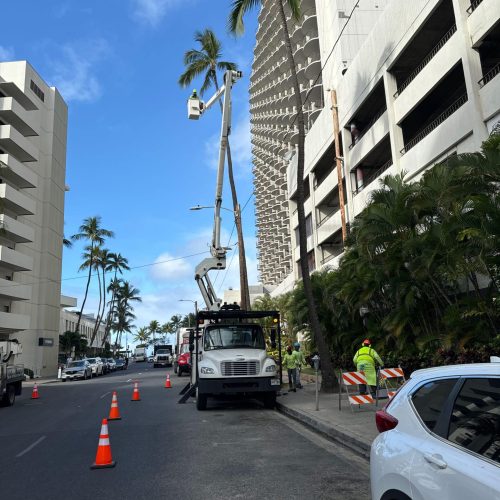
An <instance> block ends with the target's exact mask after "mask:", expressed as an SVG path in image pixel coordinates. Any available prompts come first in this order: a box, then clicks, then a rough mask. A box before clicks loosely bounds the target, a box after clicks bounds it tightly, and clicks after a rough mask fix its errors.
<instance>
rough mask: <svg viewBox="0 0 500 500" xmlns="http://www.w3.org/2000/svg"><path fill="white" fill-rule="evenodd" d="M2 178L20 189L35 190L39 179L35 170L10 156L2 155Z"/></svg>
mask: <svg viewBox="0 0 500 500" xmlns="http://www.w3.org/2000/svg"><path fill="white" fill-rule="evenodd" d="M0 167H1V168H0V176H1V177H2V178H3V179H5V180H7V181H9V182H11V183H12V184H14V185H15V186H17V187H18V188H34V187H36V186H37V184H38V177H37V175H36V173H35V172H33V170H31V169H30V168H28V167H27V166H26V165H23V164H22V163H21V162H19V161H17V160H16V159H15V158H14V157H12V156H10V155H8V154H0Z"/></svg>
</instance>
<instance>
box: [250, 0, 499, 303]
mask: <svg viewBox="0 0 500 500" xmlns="http://www.w3.org/2000/svg"><path fill="white" fill-rule="evenodd" d="M307 5H308V6H309V4H308V3H307ZM355 5H356V1H355V0H343V1H341V0H316V2H315V11H316V22H317V26H318V28H317V29H318V44H317V45H316V47H317V50H318V53H317V54H314V53H309V55H308V60H307V61H308V64H312V62H313V61H314V60H315V59H317V58H318V57H319V60H320V61H321V63H320V64H321V66H320V68H322V70H321V71H320V72H321V79H322V83H323V85H322V102H323V103H324V106H323V107H322V109H320V110H319V111H318V113H317V117H316V119H315V121H314V123H312V124H310V126H309V127H308V130H307V136H306V144H305V169H304V187H305V195H306V201H305V213H306V218H307V234H308V248H307V249H308V258H309V265H310V269H311V271H312V270H315V269H320V268H322V267H324V266H332V267H335V266H337V265H338V262H339V259H340V257H341V255H342V252H343V246H342V225H341V216H340V204H339V201H340V200H339V194H338V192H339V191H338V174H337V171H336V162H335V144H334V141H333V113H332V109H331V108H332V100H331V99H332V98H331V91H332V90H336V93H337V100H338V108H337V109H338V117H339V124H340V131H341V133H340V141H339V142H340V144H339V146H340V150H341V156H342V178H343V184H344V203H345V208H346V219H347V223H349V222H350V221H352V220H353V219H354V217H356V215H358V214H359V213H360V212H361V211H362V210H363V208H364V207H365V206H366V204H367V203H368V202H369V200H370V193H371V192H372V191H373V190H374V189H376V188H378V187H379V183H378V182H377V181H378V180H379V179H380V178H381V177H382V176H384V175H387V174H400V173H404V175H405V179H406V180H407V181H408V182H411V181H414V180H416V179H418V178H419V176H420V175H421V174H422V172H423V171H424V170H425V169H426V168H429V167H430V166H432V165H434V164H435V163H439V162H441V161H443V160H445V159H446V158H447V157H448V156H450V155H452V154H455V153H462V152H467V151H477V150H478V149H479V148H480V146H481V143H482V141H484V139H486V138H487V136H488V134H489V133H490V131H491V129H492V128H493V126H494V125H495V123H497V122H498V121H500V76H499V75H500V2H498V1H497V0H472V1H471V0H413V1H412V2H401V1H398V0H387V1H385V2H383V1H376V0H365V1H363V0H360V2H359V4H358V6H357V7H355ZM270 9H271V7H270V6H269V5H268V4H266V3H265V2H264V4H263V9H262V12H261V14H260V16H261V17H260V19H261V20H264V19H265V17H263V16H265V11H266V10H269V11H270ZM303 22H305V17H304V20H303ZM261 29H263V26H262V21H261V26H260V27H259V31H260V30H261ZM261 43H262V42H260V41H259V37H257V46H256V49H255V50H256V58H255V60H256V61H257V55H258V54H259V53H260V52H259V47H260V45H261ZM299 45H300V44H299ZM273 47H274V46H273ZM297 50H299V52H300V49H297ZM257 70H258V67H257V66H256V65H255V62H254V74H255V73H257ZM260 82H262V83H259V85H254V86H251V89H250V90H251V96H252V95H253V94H254V93H255V94H258V92H260V86H261V85H264V86H265V85H268V84H269V82H266V81H265V78H264V79H263V80H260ZM251 102H252V101H251ZM308 104H309V102H305V103H304V104H303V107H304V109H307V106H308ZM254 113H255V111H254V110H252V118H254ZM268 125H270V124H268ZM252 133H253V134H254V136H253V139H254V140H255V132H254V131H253V130H252ZM287 147H291V148H292V154H291V155H289V157H288V158H286V159H285V163H287V165H286V168H285V171H286V179H285V180H284V183H283V185H282V186H285V187H286V198H287V201H288V207H287V208H288V213H287V214H286V219H287V224H288V228H289V235H290V252H289V253H288V259H289V261H290V262H291V267H290V272H289V274H288V275H287V276H286V277H285V278H284V279H283V278H281V279H279V280H278V282H276V281H273V279H269V274H268V273H264V272H262V270H263V269H267V268H268V266H270V265H273V261H272V260H269V259H268V258H267V254H265V253H262V252H261V253H259V259H260V269H261V278H262V281H263V282H264V284H266V283H270V284H276V285H277V287H276V289H275V290H274V292H273V293H274V294H279V293H282V292H284V291H286V290H288V289H290V288H291V287H293V284H294V283H295V281H296V280H297V279H299V278H300V275H299V267H300V266H299V265H298V260H299V256H300V254H299V249H298V219H297V214H296V206H297V205H296V202H295V200H294V198H295V196H296V189H297V181H296V157H294V156H292V155H293V153H294V150H293V148H294V144H293V143H291V144H287ZM254 155H255V158H254V170H255V171H256V179H255V187H256V191H262V190H264V187H265V186H263V185H262V181H259V180H258V175H257V172H258V174H259V175H260V176H261V177H264V178H266V177H267V176H269V173H270V172H271V170H270V169H271V164H270V163H269V162H267V163H266V161H265V160H262V159H261V158H259V157H257V155H256V154H255V152H254ZM290 157H291V160H290V161H288V162H287V161H286V160H287V159H289V158H290ZM270 196H271V193H270V192H268V191H266V192H265V194H264V193H261V194H260V195H258V196H257V197H256V205H257V208H256V210H257V226H258V237H259V238H260V235H261V234H266V233H265V228H264V230H261V227H260V226H262V225H263V224H264V223H265V221H266V217H267V218H268V219H269V218H270V219H272V218H273V217H275V213H274V212H273V211H269V210H268V206H267V205H265V204H264V203H263V202H262V200H263V199H265V198H266V197H270ZM273 232H274V233H275V231H273V230H272V229H271V234H272V233H273ZM275 234H276V233H275ZM276 237H277V238H278V240H279V233H278V234H276ZM261 241H262V243H264V241H265V240H264V239H262V240H259V244H262V243H261ZM264 260H265V262H264Z"/></svg>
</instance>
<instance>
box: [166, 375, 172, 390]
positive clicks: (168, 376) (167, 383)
mask: <svg viewBox="0 0 500 500" xmlns="http://www.w3.org/2000/svg"><path fill="white" fill-rule="evenodd" d="M171 388H172V383H171V382H170V375H167V380H165V389H171Z"/></svg>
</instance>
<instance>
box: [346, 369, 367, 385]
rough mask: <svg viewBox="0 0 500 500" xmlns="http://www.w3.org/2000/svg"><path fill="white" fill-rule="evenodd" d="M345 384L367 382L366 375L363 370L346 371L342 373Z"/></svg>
mask: <svg viewBox="0 0 500 500" xmlns="http://www.w3.org/2000/svg"><path fill="white" fill-rule="evenodd" d="M342 379H343V380H344V385H357V384H366V377H365V376H364V374H363V373H361V372H345V373H342Z"/></svg>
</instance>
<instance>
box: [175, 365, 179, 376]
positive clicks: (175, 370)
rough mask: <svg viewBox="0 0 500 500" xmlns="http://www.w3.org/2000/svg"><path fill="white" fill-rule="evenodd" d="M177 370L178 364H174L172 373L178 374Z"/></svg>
mask: <svg viewBox="0 0 500 500" xmlns="http://www.w3.org/2000/svg"><path fill="white" fill-rule="evenodd" d="M178 371H179V367H178V365H175V364H174V373H177V375H179V373H178Z"/></svg>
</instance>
